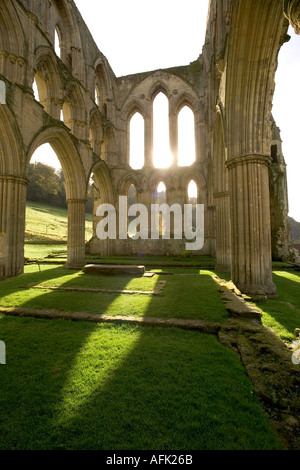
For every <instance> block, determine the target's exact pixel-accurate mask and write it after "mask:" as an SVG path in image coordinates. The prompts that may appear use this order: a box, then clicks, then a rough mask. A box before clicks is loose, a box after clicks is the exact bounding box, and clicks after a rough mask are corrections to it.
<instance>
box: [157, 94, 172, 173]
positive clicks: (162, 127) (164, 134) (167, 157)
mask: <svg viewBox="0 0 300 470" xmlns="http://www.w3.org/2000/svg"><path fill="white" fill-rule="evenodd" d="M171 163H172V156H171V151H170V139H169V102H168V98H167V97H166V96H165V95H164V94H163V93H159V94H158V95H157V96H156V98H155V100H154V102H153V165H154V167H155V168H168V167H169V166H170V165H171Z"/></svg>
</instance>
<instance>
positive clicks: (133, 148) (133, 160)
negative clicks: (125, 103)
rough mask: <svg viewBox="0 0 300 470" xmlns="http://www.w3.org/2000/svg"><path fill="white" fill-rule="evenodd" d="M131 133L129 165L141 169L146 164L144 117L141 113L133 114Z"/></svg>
mask: <svg viewBox="0 0 300 470" xmlns="http://www.w3.org/2000/svg"><path fill="white" fill-rule="evenodd" d="M129 133H130V144H129V146H130V155H129V165H130V166H131V168H133V169H134V170H139V169H141V168H143V166H144V118H143V116H142V115H141V114H140V113H135V114H134V115H133V116H132V118H131V120H130V130H129Z"/></svg>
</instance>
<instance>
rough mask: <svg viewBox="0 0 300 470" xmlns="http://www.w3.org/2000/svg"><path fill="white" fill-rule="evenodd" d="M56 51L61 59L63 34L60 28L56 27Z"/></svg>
mask: <svg viewBox="0 0 300 470" xmlns="http://www.w3.org/2000/svg"><path fill="white" fill-rule="evenodd" d="M54 50H55V54H56V55H57V56H58V57H59V58H61V34H60V30H59V27H58V26H56V28H55V32H54Z"/></svg>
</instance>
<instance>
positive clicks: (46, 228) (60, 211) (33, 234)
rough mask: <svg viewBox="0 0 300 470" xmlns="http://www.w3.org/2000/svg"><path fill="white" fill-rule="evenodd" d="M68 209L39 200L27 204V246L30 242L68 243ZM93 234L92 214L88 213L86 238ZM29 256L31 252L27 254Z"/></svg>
mask: <svg viewBox="0 0 300 470" xmlns="http://www.w3.org/2000/svg"><path fill="white" fill-rule="evenodd" d="M67 233H68V212H67V209H64V208H60V207H53V206H49V205H47V204H42V203H39V202H27V204H26V228H25V243H26V248H27V246H28V244H29V243H34V244H50V245H54V244H55V243H59V244H61V243H65V244H66V243H67ZM91 236H92V214H86V239H87V240H88V239H89V238H91ZM25 256H28V257H29V254H25Z"/></svg>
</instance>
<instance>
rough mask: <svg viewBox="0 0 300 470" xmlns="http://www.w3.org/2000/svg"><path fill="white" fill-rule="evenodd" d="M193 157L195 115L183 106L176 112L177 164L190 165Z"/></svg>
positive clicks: (194, 155) (194, 156) (194, 157)
mask: <svg viewBox="0 0 300 470" xmlns="http://www.w3.org/2000/svg"><path fill="white" fill-rule="evenodd" d="M195 159H196V151H195V116H194V113H193V111H192V110H191V109H190V108H189V107H188V106H184V107H183V108H182V110H181V111H180V113H179V114H178V165H179V166H189V165H192V163H194V161H195Z"/></svg>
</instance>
